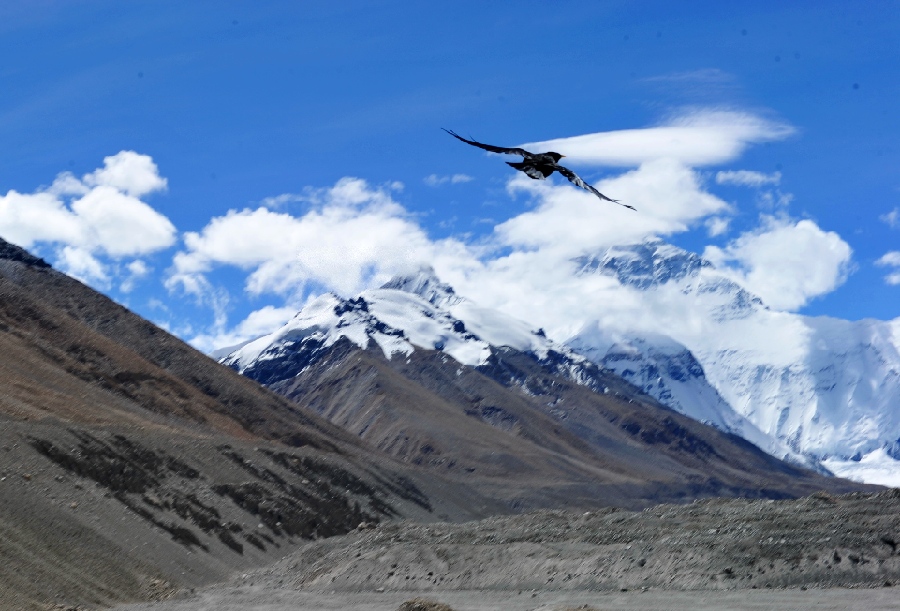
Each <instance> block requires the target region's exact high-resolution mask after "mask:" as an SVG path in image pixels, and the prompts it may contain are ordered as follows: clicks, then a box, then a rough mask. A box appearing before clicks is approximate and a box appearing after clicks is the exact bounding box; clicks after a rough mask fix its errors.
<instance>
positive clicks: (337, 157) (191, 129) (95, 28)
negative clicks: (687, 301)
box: [0, 0, 900, 349]
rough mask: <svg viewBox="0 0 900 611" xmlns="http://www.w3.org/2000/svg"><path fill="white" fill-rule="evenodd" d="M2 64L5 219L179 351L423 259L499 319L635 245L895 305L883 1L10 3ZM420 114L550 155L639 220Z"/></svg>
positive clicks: (890, 14)
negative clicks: (563, 273) (618, 247)
mask: <svg viewBox="0 0 900 611" xmlns="http://www.w3.org/2000/svg"><path fill="white" fill-rule="evenodd" d="M0 57H2V58H3V59H2V60H0V87H2V92H3V95H2V96H0V142H2V146H0V156H2V159H0V236H2V237H4V238H6V239H10V240H11V241H14V242H18V243H21V244H23V245H25V246H27V247H28V248H30V249H31V250H32V251H34V252H36V253H38V254H40V255H41V256H44V257H45V258H47V259H48V260H50V261H51V262H53V263H54V264H55V266H56V267H58V268H60V269H64V270H66V271H69V272H70V273H73V274H75V275H77V276H79V277H81V278H82V279H84V280H85V281H87V282H88V283H90V284H92V285H93V286H95V287H97V288H99V289H101V290H103V291H104V292H106V293H108V294H110V295H111V296H112V297H114V298H115V299H117V300H118V301H121V302H122V303H125V304H126V305H128V306H129V307H131V308H132V309H134V310H136V311H137V312H139V313H141V314H142V315H144V316H146V317H147V318H149V319H151V320H154V321H156V322H158V323H161V324H163V325H165V326H167V327H168V328H169V329H171V330H173V331H174V332H176V333H178V334H180V335H182V336H183V337H185V338H186V339H189V340H192V341H194V343H195V344H196V345H198V346H200V347H202V348H204V349H210V348H211V347H213V346H214V345H216V344H220V343H222V342H227V341H231V340H238V339H241V338H242V337H244V336H247V335H248V334H252V333H254V332H259V331H262V330H264V327H265V326H266V325H272V324H275V323H276V322H277V321H278V320H279V319H283V318H284V316H285V315H286V313H287V312H289V311H291V310H292V309H296V308H297V307H299V306H300V305H301V304H302V303H303V301H304V300H305V299H306V298H307V297H308V296H309V295H310V294H313V293H316V292H319V291H322V290H335V291H337V292H343V293H352V292H353V291H355V290H359V289H360V288H364V287H365V286H368V285H370V284H372V283H377V282H378V281H379V280H380V279H381V278H382V277H384V276H385V275H390V274H391V273H395V272H398V271H403V270H404V269H406V268H408V267H410V266H415V265H418V264H421V263H429V264H432V265H434V267H435V269H436V270H437V271H438V272H439V273H440V274H441V275H442V276H444V277H447V279H448V280H451V281H452V282H453V283H454V284H457V285H461V286H462V288H464V289H466V291H464V292H467V293H475V294H476V297H480V298H482V299H483V300H484V301H485V302H487V303H490V304H491V305H495V306H498V307H502V306H503V305H504V303H506V305H509V303H510V302H512V301H514V300H515V299H527V295H528V292H529V291H531V290H537V288H536V287H546V284H542V283H541V282H537V281H534V280H533V279H530V277H528V278H526V276H528V274H530V273H534V274H539V273H547V274H552V273H553V270H554V268H555V266H558V264H559V263H560V262H561V261H564V260H566V257H570V256H571V255H573V254H578V253H579V252H582V253H583V252H589V251H591V250H592V249H593V250H596V249H600V248H603V247H606V246H609V245H612V244H614V243H616V240H617V238H618V239H619V241H627V240H629V239H641V238H642V237H646V236H648V235H659V236H660V237H662V238H664V239H666V240H668V241H670V242H672V243H674V244H677V245H680V246H683V247H685V248H688V249H690V250H692V251H695V252H698V253H704V252H705V253H707V254H708V255H709V256H711V257H714V258H716V262H717V263H718V264H720V265H722V266H724V267H726V268H729V269H731V270H732V271H733V272H734V275H735V277H736V278H738V279H740V280H741V281H742V282H744V283H745V284H747V286H748V287H749V288H751V289H752V290H755V291H757V292H760V293H761V294H762V295H763V297H764V299H766V300H767V302H769V303H770V304H774V306H775V307H778V308H783V309H787V310H791V311H797V312H800V313H803V314H810V315H830V316H836V317H842V318H849V319H859V318H864V317H875V318H880V319H893V318H896V317H898V316H900V307H898V296H900V277H897V276H892V274H896V273H897V272H898V271H900V253H898V252H897V251H898V249H900V244H898V236H900V233H898V232H900V212H898V209H900V172H898V168H900V146H898V142H900V113H898V112H897V102H896V100H898V99H900V75H898V68H897V66H900V5H898V4H897V3H895V2H877V1H876V2H866V3H847V2H827V1H822V2H757V3H753V4H752V5H747V6H744V7H736V6H735V5H733V4H731V3H721V2H690V3H671V2H558V3H553V4H548V3H546V2H528V1H525V2H516V3H512V2H496V3H484V2H456V3H452V4H448V5H442V6H438V5H435V4H433V3H410V2H374V3H373V2H335V3H330V4H328V5H327V6H326V5H325V4H324V3H297V2H266V3H250V2H221V1H218V2H190V3H184V2H164V1H158V2H125V3H123V2H110V1H84V2H77V1H67V2H55V1H44V0H35V1H33V2H28V3H5V4H4V5H2V6H0ZM441 127H447V128H450V129H454V130H456V131H458V132H460V133H461V134H463V135H466V136H471V137H473V138H475V139H478V140H481V141H484V142H489V143H493V144H498V145H504V146H515V145H522V144H526V143H542V142H546V141H551V140H552V141H554V148H557V150H560V152H563V153H566V152H567V150H568V149H566V150H563V149H565V147H567V146H568V147H570V148H571V149H572V151H574V154H573V153H572V152H570V153H569V154H568V157H569V159H568V160H567V161H571V163H570V166H571V167H572V168H573V169H575V170H576V171H577V172H579V174H580V175H581V176H582V177H584V178H585V179H586V180H588V181H589V182H592V183H594V184H599V185H602V189H601V190H603V191H604V192H605V193H607V195H610V196H611V197H619V198H621V199H628V198H629V197H630V198H631V199H630V203H633V204H634V205H635V206H637V207H639V210H638V212H637V213H636V214H633V216H631V217H629V216H626V213H627V214H632V213H631V212H630V211H627V210H624V209H622V210H614V209H613V208H618V207H616V206H612V205H608V204H604V203H601V202H599V201H596V202H595V201H588V199H589V198H588V199H585V198H587V195H586V194H584V193H582V192H580V191H577V190H576V189H574V188H573V187H571V186H570V185H568V183H564V182H561V181H560V180H559V179H556V180H553V181H551V182H550V184H549V185H543V184H535V185H532V184H530V183H529V181H528V179H527V178H520V177H519V176H516V175H515V172H513V171H512V170H511V169H510V168H508V167H507V166H506V165H504V164H503V163H502V161H506V160H507V159H500V158H498V157H492V156H489V155H486V154H484V153H483V152H481V151H479V150H477V149H474V148H472V147H468V146H466V145H465V144H463V143H461V142H458V141H456V140H454V139H452V138H450V137H449V136H448V135H447V134H445V133H444V132H442V131H441V130H440V128H441ZM674 128H678V130H681V131H678V130H674V131H673V129H674ZM592 134H593V135H596V136H590V135H592ZM673 134H674V135H673ZM578 137H584V138H582V139H581V140H579V139H578ZM672 138H681V139H683V141H680V142H679V146H680V147H681V148H678V149H677V150H676V152H675V153H671V151H670V149H669V148H666V146H665V145H666V143H668V144H671V140H672ZM710 146H713V148H715V146H718V147H719V148H716V149H715V150H714V151H708V150H707V149H708V148H709V147H710ZM578 147H581V148H578ZM123 151H124V152H125V153H122V152H123ZM129 152H130V153H129ZM105 160H106V161H105ZM509 160H513V159H509ZM66 172H68V173H69V174H64V173H66ZM61 175H62V176H63V177H66V176H68V179H67V180H69V182H68V183H66V184H65V185H64V183H65V180H63V179H59V178H58V177H60V176H61ZM454 177H456V179H455V180H454ZM350 179H359V180H356V181H353V180H350ZM54 181H56V182H54ZM73 181H74V182H73ZM54 185H55V186H54ZM66 185H67V186H66ZM667 198H671V200H672V201H671V202H667V201H665V200H666V199H667ZM588 206H591V207H588ZM230 211H231V212H230ZM573 217H574V218H577V219H578V220H579V224H580V225H589V226H590V229H591V230H590V231H585V232H580V231H578V230H580V229H581V227H576V228H575V230H574V233H572V232H573V229H572V228H567V227H568V225H567V223H569V222H570V220H571V219H572V218H573ZM595 227H596V231H593V228H595ZM529 232H531V233H529ZM570 234H571V235H576V234H577V235H576V237H575V238H573V239H571V240H569V239H568V236H569V235H570ZM407 240H408V243H405V242H406V241H407ZM892 253H893V254H892ZM531 257H533V258H534V259H533V260H532V259H531ZM785 260H790V262H789V263H786V264H782V261H785ZM523 262H524V263H523ZM519 265H521V266H522V267H517V266H519ZM807 265H808V269H807V268H806V267H805V266H807ZM542 269H544V270H546V271H543V272H542V271H541V270H542ZM526 270H527V273H526ZM498 274H499V275H498ZM517 279H519V280H521V282H519V281H518V280H517ZM892 282H893V283H892ZM487 285H490V286H496V287H498V288H496V289H495V293H496V292H499V291H501V290H502V291H503V292H504V297H502V298H501V297H499V296H498V295H497V294H494V293H491V292H490V291H489V290H488V289H484V288H483V287H485V286H487ZM554 286H556V287H557V290H561V289H560V288H559V287H560V286H561V285H554ZM798 287H799V288H798ZM795 289H796V290H795ZM481 293H484V294H481ZM509 309H510V310H511V311H518V310H516V308H515V307H510V308H509ZM254 312H256V314H255V315H254V314H253V313H254ZM248 316H251V319H250V322H247V317H248ZM254 321H255V322H254ZM532 322H534V323H535V324H539V323H543V322H544V321H543V320H534V321H532ZM251 323H252V324H251ZM242 325H243V326H242Z"/></svg>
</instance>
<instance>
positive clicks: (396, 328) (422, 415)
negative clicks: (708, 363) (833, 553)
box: [221, 270, 847, 504]
mask: <svg viewBox="0 0 900 611" xmlns="http://www.w3.org/2000/svg"><path fill="white" fill-rule="evenodd" d="M672 345H673V346H674V343H672ZM671 352H672V351H670V354H667V355H666V356H667V357H668V358H677V355H675V354H672V353H671ZM681 352H682V353H685V354H682V355H681V358H682V362H683V365H684V366H686V367H687V368H688V369H690V370H691V371H693V373H694V375H692V376H687V374H685V375H684V376H683V377H684V379H685V380H693V381H696V379H697V375H696V374H699V375H701V376H702V369H700V368H699V366H696V364H695V363H694V364H691V362H690V361H691V357H690V355H689V353H686V351H684V350H683V349H681ZM221 362H223V363H224V364H226V365H229V366H231V367H232V368H234V369H236V370H238V371H239V372H241V373H243V374H244V375H246V376H247V377H250V378H252V379H254V380H256V381H258V382H261V383H262V384H264V385H266V386H268V387H269V388H270V389H271V390H273V391H274V392H276V393H279V394H281V395H283V396H285V397H287V398H289V399H291V400H293V401H296V402H297V403H298V404H300V405H302V406H304V407H306V408H309V409H312V410H315V411H316V412H318V413H319V414H321V415H323V416H325V417H326V418H328V419H329V420H330V421H331V422H332V423H334V424H336V425H338V426H341V427H343V428H344V429H346V430H347V431H349V432H351V433H353V434H356V435H358V436H360V437H362V438H363V439H364V440H365V441H367V442H369V443H371V444H373V445H374V446H375V447H377V448H378V449H380V450H382V451H385V452H387V453H389V454H391V455H392V456H394V457H395V458H397V459H400V460H403V461H407V462H410V463H413V464H416V465H421V466H426V467H428V468H433V469H438V470H440V471H441V472H444V473H451V474H454V476H458V477H463V478H465V480H466V481H472V478H476V480H477V478H479V477H488V478H490V480H489V482H486V483H485V485H489V486H490V487H491V489H492V490H495V491H496V489H497V486H505V485H506V483H505V482H507V480H508V481H509V482H510V483H514V482H515V481H516V480H515V478H517V477H524V478H526V479H528V480H529V481H534V482H541V483H539V484H537V487H532V488H528V492H527V494H525V493H523V492H522V490H523V489H522V488H521V486H514V487H513V492H510V493H509V494H515V495H516V498H518V499H520V500H521V499H526V501H525V502H529V503H532V502H534V503H539V504H540V503H545V502H546V499H550V498H555V497H558V496H559V495H562V496H563V497H565V498H566V499H568V501H567V502H573V500H572V499H573V497H572V496H571V495H573V494H575V495H576V497H578V498H582V497H583V498H584V499H588V498H595V497H596V496H600V497H603V498H605V499H607V501H606V502H610V499H620V500H619V501H617V502H620V503H626V504H627V503H635V502H640V503H646V502H651V501H652V502H661V501H663V500H665V501H671V500H679V499H685V498H692V497H696V496H698V495H699V496H703V495H709V494H714V495H733V494H738V495H759V494H763V495H783V494H788V495H793V494H798V493H799V491H800V490H804V489H809V488H808V487H809V486H817V487H821V486H822V485H823V480H822V479H821V477H822V476H821V475H817V474H813V473H812V472H811V471H808V470H805V469H799V468H797V467H796V466H793V465H789V464H787V463H785V462H782V461H779V460H776V459H775V458H772V456H770V455H768V454H766V453H765V452H764V451H762V450H761V449H760V448H759V447H757V446H755V445H754V444H752V443H748V442H747V441H745V440H744V439H741V437H740V436H739V435H737V434H734V433H736V432H739V431H741V432H745V433H746V432H747V431H750V430H751V429H752V426H751V425H750V424H749V423H747V422H746V421H744V420H742V419H741V418H740V417H738V416H737V415H735V414H731V415H723V414H721V413H714V412H713V410H712V409H711V408H710V409H709V410H708V411H709V412H710V413H709V415H710V417H709V418H706V420H707V421H708V422H710V423H713V424H715V425H717V426H715V427H714V426H708V425H706V424H703V423H699V422H698V421H697V420H696V419H694V418H691V417H689V416H686V415H682V414H679V413H677V412H678V410H677V409H672V408H671V407H668V406H666V405H665V404H662V403H660V402H659V401H657V400H656V399H654V398H653V397H652V396H650V395H649V394H647V393H645V392H642V391H641V390H640V389H639V388H638V387H636V386H635V385H633V384H631V383H629V382H628V381H626V380H625V379H623V377H621V376H619V375H617V374H616V373H614V372H613V371H610V370H609V369H606V368H604V367H602V366H600V365H598V364H596V363H594V362H593V361H592V360H591V359H589V358H587V357H586V356H583V355H580V354H578V353H576V352H575V351H574V350H572V349H571V348H569V347H567V346H565V345H563V344H560V343H557V342H555V341H553V340H552V339H551V338H549V337H547V336H546V334H545V333H544V332H543V331H542V330H540V329H538V330H533V329H532V327H531V326H530V325H528V324H527V323H525V322H522V321H520V320H517V319H515V318H512V317H510V316H508V315H506V314H503V313H501V312H499V311H496V310H493V309H490V308H485V307H481V306H479V305H478V304H476V303H474V302H473V301H471V300H469V299H466V298H464V297H462V296H460V295H458V294H457V293H456V292H455V291H454V290H453V289H452V288H451V287H449V286H447V285H446V284H442V283H441V282H440V281H439V280H438V279H437V278H436V277H435V276H434V274H433V272H432V271H431V270H423V271H422V272H421V273H419V274H417V275H414V276H410V277H404V278H396V279H394V280H392V281H391V282H389V283H388V284H386V285H384V286H383V287H381V288H379V289H373V290H367V291H363V292H362V293H360V294H359V295H357V296H355V297H353V298H350V299H345V298H341V297H338V296H335V295H332V294H327V295H322V296H320V297H318V298H316V299H314V300H313V301H311V302H310V303H308V304H307V305H306V306H305V307H304V308H303V309H302V310H301V311H300V312H298V313H297V315H296V316H295V317H294V318H293V319H292V320H290V321H289V322H288V323H286V324H285V325H284V326H283V327H282V328H281V329H279V330H278V331H276V332H275V333H272V334H270V335H268V336H265V337H261V338H259V339H257V340H255V341H252V342H249V343H247V344H245V345H243V346H241V347H239V348H237V349H236V350H234V351H233V352H232V353H231V354H229V355H228V356H227V357H225V358H224V359H222V361H221ZM620 362H623V361H621V360H620ZM660 362H662V361H660ZM673 362H674V361H673ZM666 367H667V371H669V372H670V373H671V372H674V371H675V366H674V365H672V364H669V365H667V366H666ZM667 376H668V378H667V379H668V382H667V384H666V385H658V386H657V387H656V388H654V389H652V390H654V391H656V390H660V389H662V390H664V391H667V392H668V394H666V392H662V393H658V394H659V395H660V396H665V397H666V398H668V399H674V398H675V397H676V395H677V396H678V398H680V399H682V400H683V401H684V402H685V404H687V403H692V401H691V400H690V398H689V395H688V390H684V389H680V388H676V386H675V384H674V381H673V380H674V378H673V377H672V376H671V375H669V374H667ZM701 379H702V378H701ZM636 381H640V380H636ZM671 389H676V390H677V392H672V390H671ZM694 392H695V394H698V396H699V395H703V396H707V395H708V396H709V397H710V401H711V403H710V405H712V406H715V407H719V408H721V409H723V410H724V409H727V405H725V404H724V403H723V402H721V401H719V403H715V397H716V396H717V395H716V394H715V392H714V391H712V390H711V389H707V391H706V393H705V394H704V393H703V392H699V393H696V389H694ZM672 403H673V404H674V403H677V402H676V401H672ZM682 407H683V406H682ZM717 428H718V429H719V430H716V429H717ZM747 437H751V435H750V434H747ZM757 437H758V438H760V439H761V440H762V441H767V440H766V438H765V437H764V436H762V435H759V434H758V435H757ZM770 445H771V444H770ZM773 447H774V446H773ZM773 447H768V448H767V449H768V450H769V451H770V452H772V451H773ZM775 450H777V448H775ZM776 453H777V452H776ZM780 453H781V455H786V454H789V453H788V452H785V451H782V452H780ZM473 473H474V474H477V475H472V474H473ZM479 481H480V480H479ZM479 485H481V484H479ZM830 485H831V484H828V485H827V486H826V487H828V486H830ZM834 485H835V486H838V487H840V486H846V485H847V484H846V483H840V482H835V483H834ZM813 489H818V488H813ZM503 494H506V493H503ZM501 496H502V494H501ZM516 498H513V497H510V502H511V503H514V504H516V503H519V502H520V501H519V500H516ZM541 499H545V500H541ZM638 499H639V500H638Z"/></svg>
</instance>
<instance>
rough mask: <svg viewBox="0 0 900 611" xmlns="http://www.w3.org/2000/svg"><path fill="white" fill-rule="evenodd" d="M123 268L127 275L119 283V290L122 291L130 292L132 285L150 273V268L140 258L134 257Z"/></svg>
mask: <svg viewBox="0 0 900 611" xmlns="http://www.w3.org/2000/svg"><path fill="white" fill-rule="evenodd" d="M125 269H126V270H127V272H128V277H127V278H125V280H124V281H122V284H121V285H119V290H121V291H122V292H123V293H130V292H131V291H133V290H134V287H135V286H136V285H137V283H138V281H139V280H141V279H142V278H145V277H146V276H147V275H149V274H150V272H151V271H152V269H151V268H150V266H149V265H147V263H146V262H145V261H142V260H140V259H135V260H134V261H131V262H130V263H128V264H127V265H126V266H125Z"/></svg>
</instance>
